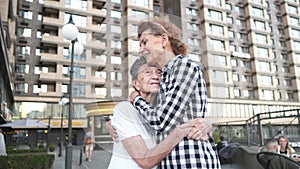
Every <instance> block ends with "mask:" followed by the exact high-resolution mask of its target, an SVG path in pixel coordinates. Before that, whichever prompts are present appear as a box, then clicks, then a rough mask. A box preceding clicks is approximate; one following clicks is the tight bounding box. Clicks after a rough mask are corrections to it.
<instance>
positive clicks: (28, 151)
mask: <svg viewBox="0 0 300 169" xmlns="http://www.w3.org/2000/svg"><path fill="white" fill-rule="evenodd" d="M6 152H7V154H26V153H46V152H47V151H46V149H29V150H15V149H7V150H6Z"/></svg>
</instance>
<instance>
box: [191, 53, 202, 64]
mask: <svg viewBox="0 0 300 169" xmlns="http://www.w3.org/2000/svg"><path fill="white" fill-rule="evenodd" d="M188 57H189V58H190V59H191V60H193V61H195V62H200V61H201V60H200V56H199V55H198V54H194V53H189V54H188Z"/></svg>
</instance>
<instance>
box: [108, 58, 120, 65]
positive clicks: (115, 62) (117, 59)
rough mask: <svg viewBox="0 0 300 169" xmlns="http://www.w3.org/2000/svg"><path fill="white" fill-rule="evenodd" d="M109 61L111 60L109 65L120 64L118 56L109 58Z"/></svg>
mask: <svg viewBox="0 0 300 169" xmlns="http://www.w3.org/2000/svg"><path fill="white" fill-rule="evenodd" d="M110 60H111V64H117V65H120V64H122V58H121V57H119V56H111V57H110Z"/></svg>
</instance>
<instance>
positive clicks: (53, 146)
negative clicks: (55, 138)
mask: <svg viewBox="0 0 300 169" xmlns="http://www.w3.org/2000/svg"><path fill="white" fill-rule="evenodd" d="M54 150H55V145H54V144H50V145H49V151H50V152H53V151H54Z"/></svg>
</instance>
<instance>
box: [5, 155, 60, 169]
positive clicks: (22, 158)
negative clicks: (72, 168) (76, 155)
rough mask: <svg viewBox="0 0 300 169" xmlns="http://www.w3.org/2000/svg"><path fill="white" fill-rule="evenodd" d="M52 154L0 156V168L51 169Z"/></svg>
mask: <svg viewBox="0 0 300 169" xmlns="http://www.w3.org/2000/svg"><path fill="white" fill-rule="evenodd" d="M54 158H55V156H54V154H10V155H7V156H0V164H1V165H0V168H3V169H4V168H5V169H8V168H11V169H25V168H34V169H51V168H52V166H53V162H54Z"/></svg>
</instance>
